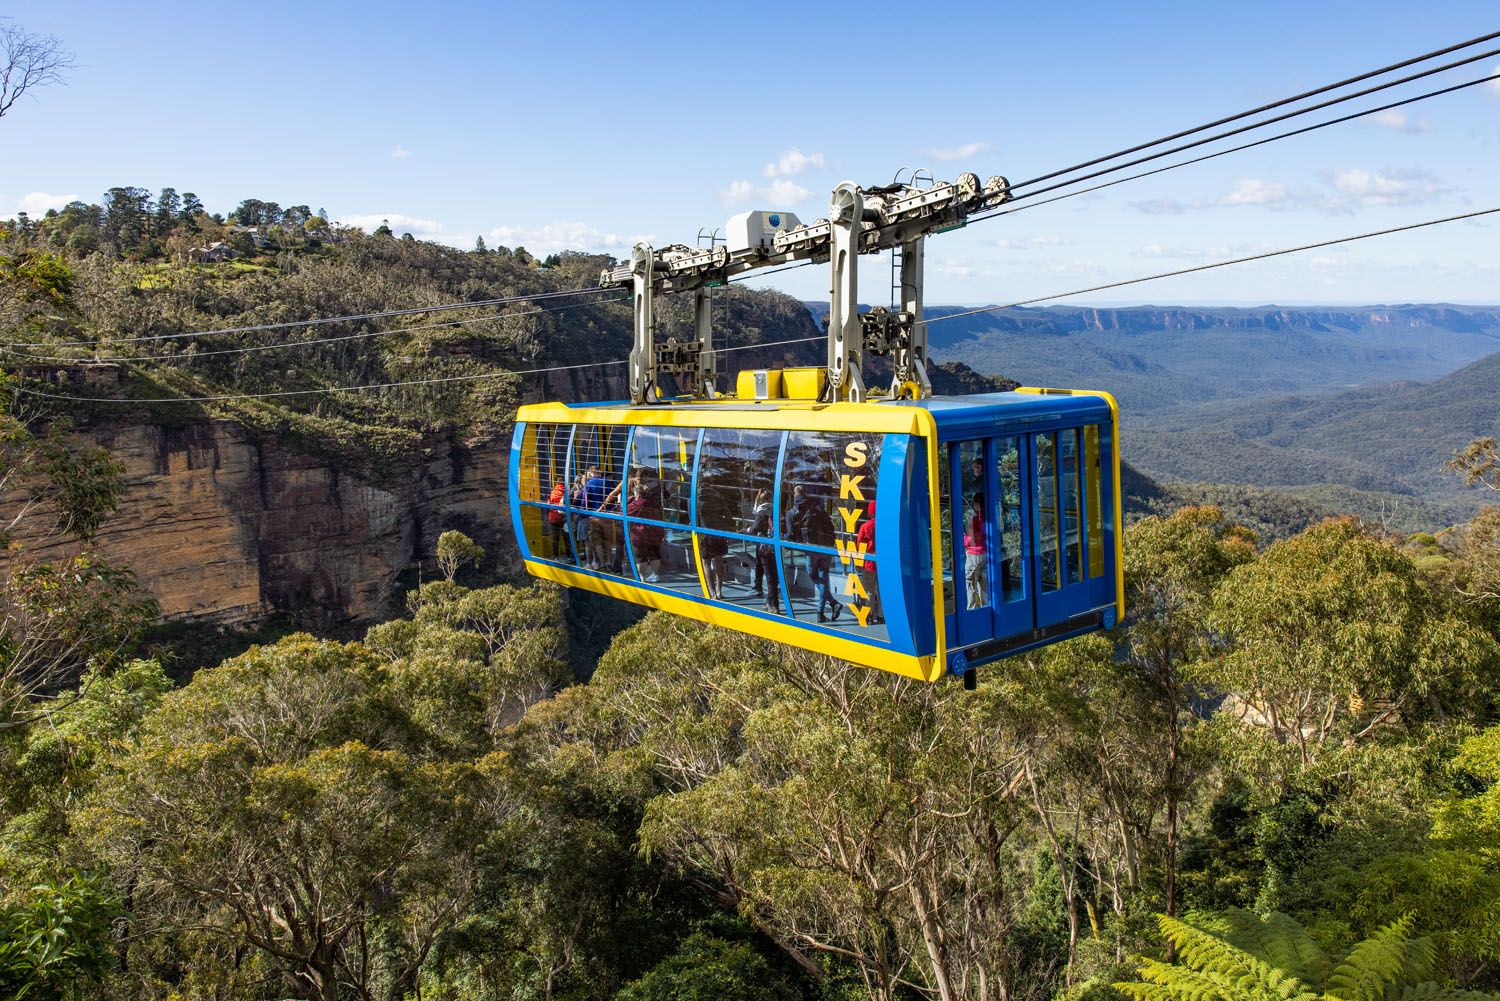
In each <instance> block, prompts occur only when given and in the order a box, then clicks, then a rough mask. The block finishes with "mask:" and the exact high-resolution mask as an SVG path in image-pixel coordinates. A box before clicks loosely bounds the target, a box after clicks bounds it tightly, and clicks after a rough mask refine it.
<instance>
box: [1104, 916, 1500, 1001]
mask: <svg viewBox="0 0 1500 1001" xmlns="http://www.w3.org/2000/svg"><path fill="white" fill-rule="evenodd" d="M1158 924H1159V925H1160V927H1161V933H1162V937H1163V938H1165V939H1166V940H1167V941H1168V942H1170V943H1171V944H1172V946H1173V947H1174V948H1175V949H1176V951H1177V962H1176V963H1175V964H1171V963H1163V962H1160V961H1159V960H1155V959H1145V958H1143V959H1142V960H1141V967H1140V977H1141V979H1140V981H1137V982H1135V983H1117V984H1115V985H1114V986H1115V988H1116V989H1117V990H1119V991H1120V992H1121V993H1122V994H1125V995H1126V996H1127V997H1130V998H1133V999H1135V1001H1500V995H1495V994H1484V993H1480V992H1477V991H1463V990H1457V989H1455V988H1450V987H1445V986H1443V985H1442V984H1438V983H1434V982H1432V981H1431V980H1429V979H1428V978H1429V977H1431V976H1432V965H1433V959H1434V956H1435V952H1434V950H1433V947H1432V943H1431V942H1430V941H1429V940H1428V939H1426V938H1413V937H1412V934H1411V932H1412V920H1411V917H1410V915H1408V916H1406V917H1403V918H1401V919H1399V920H1397V921H1393V922H1391V923H1390V924H1388V925H1386V926H1385V927H1384V928H1381V929H1380V930H1379V931H1377V932H1376V933H1375V934H1374V935H1371V936H1370V937H1369V938H1367V939H1365V940H1364V941H1362V942H1359V943H1357V944H1355V945H1354V946H1352V947H1351V948H1349V949H1348V950H1347V951H1345V952H1344V953H1342V954H1341V955H1340V956H1339V958H1338V959H1337V961H1333V960H1330V959H1329V957H1328V955H1327V953H1325V952H1324V951H1323V949H1322V948H1320V947H1319V946H1318V944H1317V943H1316V942H1314V941H1313V939H1312V936H1310V935H1308V933H1307V930H1306V929H1305V928H1303V927H1302V926H1301V925H1300V924H1298V923H1297V922H1296V921H1294V920H1293V919H1292V918H1289V917H1287V916H1286V915H1285V914H1272V915H1271V916H1270V917H1268V918H1261V917H1259V916H1258V915H1255V914H1252V913H1251V912H1249V911H1244V910H1240V909H1238V908H1231V909H1230V910H1228V911H1225V912H1223V913H1221V914H1197V913H1194V914H1190V915H1188V917H1187V918H1186V919H1178V918H1171V917H1167V916H1166V915H1161V916H1160V917H1159V918H1158Z"/></svg>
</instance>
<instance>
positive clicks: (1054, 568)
mask: <svg viewBox="0 0 1500 1001" xmlns="http://www.w3.org/2000/svg"><path fill="white" fill-rule="evenodd" d="M1034 442H1035V446H1036V511H1037V554H1036V557H1037V567H1038V569H1039V571H1040V576H1041V581H1042V590H1043V591H1056V590H1058V589H1059V588H1060V587H1061V586H1062V582H1061V580H1060V579H1059V577H1058V574H1059V573H1061V570H1062V559H1061V557H1060V556H1059V553H1058V546H1059V541H1060V539H1061V535H1060V533H1059V531H1058V519H1057V432H1055V431H1049V432H1047V433H1045V434H1039V435H1037V436H1036V438H1035V439H1034Z"/></svg>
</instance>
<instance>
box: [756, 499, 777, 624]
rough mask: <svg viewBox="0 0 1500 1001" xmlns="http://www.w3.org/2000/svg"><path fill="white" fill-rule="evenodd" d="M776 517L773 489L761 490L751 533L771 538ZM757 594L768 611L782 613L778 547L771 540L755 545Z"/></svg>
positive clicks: (775, 613)
mask: <svg viewBox="0 0 1500 1001" xmlns="http://www.w3.org/2000/svg"><path fill="white" fill-rule="evenodd" d="M775 527H776V518H775V515H774V514H773V513H772V511H771V491H769V490H761V491H760V492H758V493H757V494H756V495H755V511H754V519H753V520H752V521H751V522H750V534H751V535H759V536H764V537H766V538H768V539H769V538H770V537H771V536H772V535H773V534H774V531H773V530H774V529H775ZM755 596H756V597H757V598H759V597H762V596H764V597H765V599H766V611H768V612H771V613H772V614H774V615H780V614H781V587H780V585H778V584H777V582H776V547H775V546H773V545H771V544H770V543H769V542H758V543H756V545H755Z"/></svg>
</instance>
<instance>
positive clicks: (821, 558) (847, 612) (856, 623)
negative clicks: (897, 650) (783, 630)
mask: <svg viewBox="0 0 1500 1001" xmlns="http://www.w3.org/2000/svg"><path fill="white" fill-rule="evenodd" d="M781 556H782V573H784V574H785V575H786V585H787V594H788V596H789V598H790V600H791V608H789V609H788V612H790V614H791V615H792V617H793V618H796V619H800V620H802V621H804V622H818V623H820V624H822V625H826V626H828V627H829V628H830V629H838V630H841V631H843V632H847V633H850V634H852V635H855V636H859V637H861V638H863V639H872V640H879V641H881V642H885V641H887V640H888V639H889V638H890V637H889V634H888V633H887V632H886V629H885V618H884V615H883V613H882V608H881V604H880V592H879V588H878V587H877V586H876V573H875V561H874V560H873V559H870V558H868V557H866V558H863V559H857V560H856V559H850V560H841V559H840V558H839V557H837V556H830V555H828V554H827V553H820V552H816V551H814V550H808V549H799V548H796V547H792V546H783V547H782V550H781Z"/></svg>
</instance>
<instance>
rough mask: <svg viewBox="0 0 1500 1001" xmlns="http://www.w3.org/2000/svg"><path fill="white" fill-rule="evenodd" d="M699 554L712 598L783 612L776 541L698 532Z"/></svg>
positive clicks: (762, 610)
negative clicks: (759, 540)
mask: <svg viewBox="0 0 1500 1001" xmlns="http://www.w3.org/2000/svg"><path fill="white" fill-rule="evenodd" d="M700 489H701V488H700ZM698 556H699V558H700V559H702V561H703V584H704V587H705V588H707V595H708V597H709V598H710V599H712V600H714V601H722V602H725V603H726V604H730V605H738V606H739V607H740V608H745V609H749V610H750V611H755V612H768V613H770V614H773V615H780V614H782V612H781V581H780V580H778V579H777V576H776V547H775V545H774V544H773V543H771V542H769V541H767V542H751V541H750V540H748V539H731V538H729V537H727V536H723V535H716V534H714V533H712V532H699V533H698Z"/></svg>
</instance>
